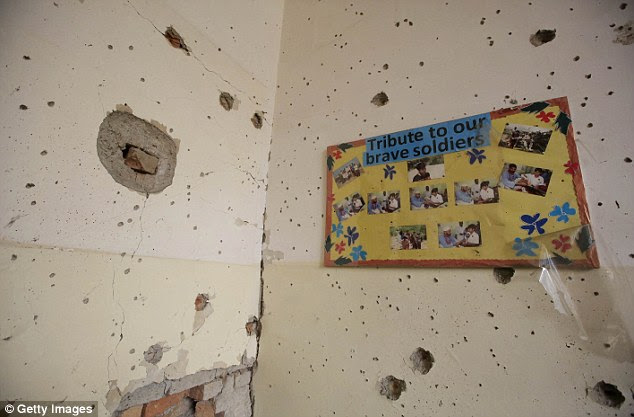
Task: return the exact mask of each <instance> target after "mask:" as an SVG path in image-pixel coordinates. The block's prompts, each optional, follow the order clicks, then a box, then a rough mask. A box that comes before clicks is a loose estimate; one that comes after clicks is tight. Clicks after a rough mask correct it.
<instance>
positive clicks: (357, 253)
mask: <svg viewBox="0 0 634 417" xmlns="http://www.w3.org/2000/svg"><path fill="white" fill-rule="evenodd" d="M367 254H368V253H367V252H366V251H364V250H363V246H361V245H359V246H355V247H354V248H352V252H350V256H352V259H353V260H355V261H358V260H359V259H361V260H364V261H365V257H366V255H367Z"/></svg>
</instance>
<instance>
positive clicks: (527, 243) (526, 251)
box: [513, 237, 539, 256]
mask: <svg viewBox="0 0 634 417" xmlns="http://www.w3.org/2000/svg"><path fill="white" fill-rule="evenodd" d="M538 247H539V245H538V244H537V243H535V242H533V238H532V237H527V238H525V239H524V240H522V238H520V237H516V238H515V243H513V250H514V251H515V256H522V255H526V256H537V254H536V253H535V252H533V249H537V248H538Z"/></svg>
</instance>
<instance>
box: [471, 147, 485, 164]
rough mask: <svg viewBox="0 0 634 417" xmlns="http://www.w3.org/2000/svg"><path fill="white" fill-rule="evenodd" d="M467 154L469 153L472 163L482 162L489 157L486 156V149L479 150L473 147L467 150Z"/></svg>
mask: <svg viewBox="0 0 634 417" xmlns="http://www.w3.org/2000/svg"><path fill="white" fill-rule="evenodd" d="M467 155H469V164H471V165H473V164H475V163H476V161H478V162H479V163H482V161H483V160H485V159H487V157H486V156H484V149H482V150H479V149H475V148H473V149H471V150H470V151H467Z"/></svg>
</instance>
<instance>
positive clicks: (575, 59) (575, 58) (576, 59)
mask: <svg viewBox="0 0 634 417" xmlns="http://www.w3.org/2000/svg"><path fill="white" fill-rule="evenodd" d="M579 59H580V58H579V55H577V56H576V57H574V58H572V60H573V61H575V62H577V61H579Z"/></svg>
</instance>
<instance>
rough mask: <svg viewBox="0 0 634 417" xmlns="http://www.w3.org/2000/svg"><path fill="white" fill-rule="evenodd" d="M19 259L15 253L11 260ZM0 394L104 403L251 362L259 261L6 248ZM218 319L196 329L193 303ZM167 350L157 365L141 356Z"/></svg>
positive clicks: (0, 289)
mask: <svg viewBox="0 0 634 417" xmlns="http://www.w3.org/2000/svg"><path fill="white" fill-rule="evenodd" d="M13 255H15V256H16V259H15V260H11V258H12V256H13ZM0 259H2V266H1V267H0V273H1V274H2V277H3V279H2V280H0V317H2V320H1V321H0V369H2V378H0V398H2V399H3V400H24V401H29V400H30V401H35V400H51V399H52V400H61V399H63V398H65V397H66V398H67V399H68V400H80V399H81V400H97V401H99V407H100V415H107V413H106V408H105V398H106V393H107V392H108V389H109V384H108V382H109V381H114V383H115V384H116V386H117V387H118V388H119V389H120V390H121V392H122V394H126V393H127V390H130V389H133V388H135V387H138V386H140V385H145V384H147V383H149V382H151V380H146V378H147V377H149V376H152V378H154V382H160V381H162V380H163V372H166V374H165V376H166V377H167V378H170V379H178V378H180V377H182V376H185V375H189V374H193V373H195V372H197V371H199V370H203V369H212V368H214V367H227V366H229V365H235V364H238V363H240V359H241V357H242V355H246V357H249V358H253V357H255V354H256V340H255V337H253V336H247V334H246V330H245V328H244V325H245V323H246V322H247V321H248V320H249V317H250V316H253V315H257V313H258V306H259V303H258V299H259V287H258V285H257V284H254V282H253V277H254V276H257V274H258V272H259V266H241V265H229V264H220V263H211V262H193V261H185V260H173V259H156V258H151V257H148V258H134V259H132V258H131V257H130V256H125V257H122V256H120V255H109V254H100V253H95V252H89V251H60V250H56V249H45V248H20V247H16V246H13V245H6V244H2V245H1V246H0ZM199 293H206V294H209V296H210V307H211V309H212V313H211V315H209V316H208V317H207V319H206V320H205V322H204V324H203V325H202V327H200V329H199V330H198V331H197V332H196V333H195V334H192V330H193V325H194V314H195V313H196V311H195V309H194V300H195V299H196V296H197V295H198V294H199ZM161 342H163V343H164V344H165V347H166V348H168V349H169V351H167V352H165V353H164V355H163V359H162V360H161V361H160V362H159V363H158V364H157V365H156V366H157V368H154V367H153V366H150V365H149V364H148V363H147V362H145V361H144V356H143V352H144V351H146V350H147V349H148V348H149V347H150V346H151V345H153V344H155V343H161Z"/></svg>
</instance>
